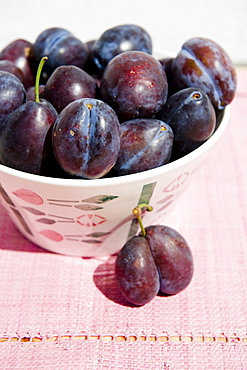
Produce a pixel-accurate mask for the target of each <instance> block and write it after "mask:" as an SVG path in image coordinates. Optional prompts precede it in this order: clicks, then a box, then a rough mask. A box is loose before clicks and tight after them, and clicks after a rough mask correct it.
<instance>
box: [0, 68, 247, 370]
mask: <svg viewBox="0 0 247 370" xmlns="http://www.w3.org/2000/svg"><path fill="white" fill-rule="evenodd" d="M238 81H239V83H238V92H237V95H236V98H235V100H234V102H233V103H232V109H231V122H230V125H229V127H228V129H227V131H226V132H225V134H224V136H223V138H222V139H221V140H220V142H219V144H218V145H217V148H216V149H215V150H214V151H213V152H212V153H211V154H210V156H209V158H208V159H207V161H206V162H205V164H204V166H203V167H202V168H201V169H200V170H199V171H198V172H197V174H196V175H195V177H194V182H193V183H192V184H191V185H190V187H189V189H188V190H187V191H186V192H185V193H184V194H183V195H182V196H181V198H180V200H179V201H178V203H177V205H175V206H174V208H173V210H172V211H171V213H170V214H169V215H167V220H166V223H167V225H169V226H172V227H174V228H176V229H178V230H179V231H180V232H181V233H182V234H183V235H184V236H185V238H186V239H187V241H188V242H189V244H190V246H191V249H192V251H193V255H194V259H195V274H194V277H193V280H192V283H191V284H190V286H189V287H188V288H187V289H186V290H185V291H183V292H181V293H180V294H178V295H176V296H173V297H160V296H158V297H156V298H155V299H154V300H153V301H152V302H150V303H149V304H147V305H145V306H144V307H140V308H134V307H129V306H128V305H126V304H125V301H124V300H123V299H122V298H121V296H120V294H119V292H118V290H117V287H116V284H115V281H114V274H113V266H114V258H113V257H110V258H109V257H108V258H100V259H82V258H75V257H66V256H61V255H55V254H52V253H49V252H46V251H45V250H42V249H41V248H39V247H36V246H35V245H33V244H31V243H30V242H28V241H27V240H25V239H24V238H23V237H22V236H21V235H20V234H19V232H18V231H17V230H16V229H15V227H14V226H13V225H12V223H11V221H10V220H9V218H8V217H7V215H6V213H5V211H4V210H3V209H2V208H1V209H0V368H1V370H5V369H11V370H13V369H26V370H27V369H32V370H33V369H60V370H62V369H66V370H68V369H88V370H91V369H95V370H96V369H97V370H99V369H128V370H131V369H133V370H137V369H149V370H152V369H155V370H161V369H162V370H164V369H170V370H179V369H183V370H186V369H196V370H200V369H227V370H230V369H234V370H236V369H237V370H239V369H247V236H246V235H247V185H246V184H247V170H246V169H247V126H246V125H247V69H246V68H238Z"/></svg>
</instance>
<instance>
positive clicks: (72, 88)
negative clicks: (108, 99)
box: [43, 65, 97, 113]
mask: <svg viewBox="0 0 247 370" xmlns="http://www.w3.org/2000/svg"><path fill="white" fill-rule="evenodd" d="M96 90H97V83H96V80H95V79H94V78H93V77H92V76H90V75H89V74H88V73H87V72H85V71H83V70H82V69H81V68H79V67H76V66H73V65H70V66H60V67H58V68H56V69H55V71H54V72H53V73H52V75H51V76H50V77H49V79H48V80H47V82H46V84H45V89H44V94H43V96H44V98H45V99H47V100H48V101H49V102H50V103H51V104H52V105H53V106H54V107H55V109H56V110H57V112H58V113H60V112H61V111H62V110H63V109H64V108H65V107H66V106H67V105H68V104H69V103H71V102H72V101H74V100H76V99H81V98H95V97H96Z"/></svg>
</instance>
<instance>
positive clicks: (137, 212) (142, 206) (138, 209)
mask: <svg viewBox="0 0 247 370" xmlns="http://www.w3.org/2000/svg"><path fill="white" fill-rule="evenodd" d="M144 209H146V210H147V211H148V212H151V211H152V210H153V207H152V206H150V205H149V204H146V203H141V204H139V205H138V206H136V207H135V208H134V209H133V210H132V213H133V215H134V216H135V217H136V218H137V221H138V223H139V225H140V228H141V232H142V235H143V236H144V237H145V236H146V235H147V233H146V230H145V227H144V226H143V222H142V214H143V210H144Z"/></svg>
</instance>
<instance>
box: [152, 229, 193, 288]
mask: <svg viewBox="0 0 247 370" xmlns="http://www.w3.org/2000/svg"><path fill="white" fill-rule="evenodd" d="M145 231H146V239H147V242H148V244H149V247H150V249H151V252H152V256H153V259H154V262H155V264H156V267H157V270H158V273H159V277H160V291H161V292H162V293H165V294H177V293H179V292H180V291H182V290H184V289H185V288H186V287H187V286H188V285H189V283H190V281H191V279H192V276H193V271H194V267H193V266H194V264H193V257H192V253H191V249H190V248H189V245H188V243H187V242H186V240H185V239H184V237H183V236H182V235H181V234H180V233H178V232H177V231H176V230H174V229H172V228H170V227H168V226H164V225H152V226H148V227H146V228H145Z"/></svg>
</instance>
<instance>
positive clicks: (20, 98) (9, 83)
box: [0, 71, 26, 134]
mask: <svg viewBox="0 0 247 370" xmlns="http://www.w3.org/2000/svg"><path fill="white" fill-rule="evenodd" d="M25 101H26V90H25V88H24V86H23V84H22V82H21V81H20V80H19V78H18V77H16V76H14V75H13V74H12V73H9V72H6V71H0V134H1V132H2V130H3V127H4V125H5V121H6V119H7V117H8V116H9V114H10V113H12V112H13V111H14V110H15V109H16V108H18V107H19V106H20V105H22V104H23V103H25Z"/></svg>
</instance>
